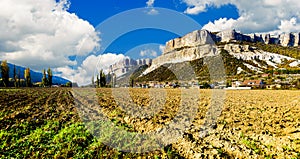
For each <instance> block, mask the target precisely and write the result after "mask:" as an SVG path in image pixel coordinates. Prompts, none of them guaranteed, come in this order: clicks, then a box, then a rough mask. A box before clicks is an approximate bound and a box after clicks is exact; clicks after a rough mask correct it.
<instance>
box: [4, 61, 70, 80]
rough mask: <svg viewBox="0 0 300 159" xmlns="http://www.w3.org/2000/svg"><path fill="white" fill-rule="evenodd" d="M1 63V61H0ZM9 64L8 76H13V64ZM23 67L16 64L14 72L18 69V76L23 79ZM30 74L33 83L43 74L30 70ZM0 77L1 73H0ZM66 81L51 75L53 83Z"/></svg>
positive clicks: (40, 78)
mask: <svg viewBox="0 0 300 159" xmlns="http://www.w3.org/2000/svg"><path fill="white" fill-rule="evenodd" d="M0 63H1V61H0ZM8 66H9V77H10V78H12V77H13V71H14V65H13V64H11V63H8ZM25 69H26V68H25V67H22V66H16V72H17V73H18V70H20V76H21V79H24V71H25ZM30 75H31V81H32V82H33V83H36V82H41V80H42V78H43V74H42V73H41V72H35V71H32V70H30ZM0 77H1V74H0ZM67 82H69V80H67V79H64V78H61V77H57V76H53V77H52V83H53V84H66V83H67Z"/></svg>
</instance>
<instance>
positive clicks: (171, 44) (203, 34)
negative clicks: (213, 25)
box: [143, 30, 300, 74]
mask: <svg viewBox="0 0 300 159" xmlns="http://www.w3.org/2000/svg"><path fill="white" fill-rule="evenodd" d="M238 41H245V42H250V43H251V42H252V43H256V42H261V43H265V44H276V45H282V46H299V43H300V34H299V33H286V34H281V35H279V36H271V35H270V34H242V33H239V32H236V31H235V30H226V31H222V32H219V33H211V32H209V31H207V30H197V31H193V32H191V33H189V34H187V35H185V36H183V37H180V38H176V39H173V40H170V41H168V42H167V43H166V45H165V49H164V51H163V53H162V55H161V56H159V57H157V58H155V59H153V62H152V65H151V67H150V68H148V69H147V70H146V71H145V72H144V73H143V74H147V73H149V72H151V71H153V70H155V69H156V68H158V67H159V66H161V65H163V64H167V63H180V62H185V61H193V60H196V59H200V58H203V57H207V56H215V55H218V54H219V52H220V49H218V47H217V46H216V45H215V43H220V42H221V43H227V44H225V45H223V46H222V47H224V49H225V50H227V51H229V52H231V53H244V52H249V53H250V54H254V55H253V57H252V55H251V59H253V58H254V57H255V53H254V52H255V49H256V48H252V47H250V46H249V45H236V44H230V42H238ZM235 55H236V56H237V55H238V54H235ZM239 58H243V57H242V55H241V56H240V57H239ZM246 59H248V58H246ZM251 59H250V60H251ZM262 59H273V60H274V59H275V55H274V57H273V55H270V57H269V56H268V57H267V58H262ZM278 61H280V58H278ZM278 63H279V62H278Z"/></svg>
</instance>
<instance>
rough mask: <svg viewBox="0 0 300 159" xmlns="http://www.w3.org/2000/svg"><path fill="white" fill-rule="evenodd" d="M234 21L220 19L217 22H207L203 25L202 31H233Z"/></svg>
mask: <svg viewBox="0 0 300 159" xmlns="http://www.w3.org/2000/svg"><path fill="white" fill-rule="evenodd" d="M235 23H236V20H234V19H227V18H221V19H219V20H215V21H214V22H209V23H208V24H206V25H204V26H203V28H202V29H206V30H209V31H212V32H218V31H222V30H228V29H233V28H234V26H235Z"/></svg>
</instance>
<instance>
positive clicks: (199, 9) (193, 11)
mask: <svg viewBox="0 0 300 159" xmlns="http://www.w3.org/2000/svg"><path fill="white" fill-rule="evenodd" d="M204 11H206V9H205V7H204V6H194V7H188V8H187V9H186V10H185V11H184V13H186V14H191V15H197V14H199V13H201V12H204Z"/></svg>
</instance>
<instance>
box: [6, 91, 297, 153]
mask: <svg viewBox="0 0 300 159" xmlns="http://www.w3.org/2000/svg"><path fill="white" fill-rule="evenodd" d="M191 92H192V91H191ZM191 92H190V91H189V89H187V90H186V89H108V88H105V89H68V88H48V89H0V158H12V157H13V158H141V157H142V158H206V157H208V158H236V157H238V158H300V91H285V90H278V91H274V90H272V91H267V90H247V91H215V90H196V92H197V93H193V92H192V93H193V94H189V93H191ZM220 94H221V95H226V98H225V99H224V101H223V100H221V98H222V96H220ZM195 95H196V96H197V97H198V98H194V97H195ZM224 97H225V96H224ZM193 103H196V105H195V106H196V107H195V108H196V109H193ZM213 103H215V104H213ZM212 105H214V106H217V107H218V108H221V109H216V110H215V109H211V106H212ZM221 106H222V107H221ZM211 110H214V111H211ZM218 110H219V111H220V110H222V113H221V114H220V115H218ZM207 112H210V113H207ZM213 113H216V114H213ZM189 114H193V115H192V116H191V117H187V116H189ZM210 115H211V116H214V115H217V116H218V117H217V118H216V121H215V122H213V121H209V122H208V123H209V124H205V123H207V120H208V119H213V118H212V117H210ZM180 121H185V122H180ZM176 123H178V125H176ZM185 124H187V125H185ZM169 125H172V126H173V127H176V128H174V130H178V131H171V129H168V130H170V131H165V132H162V131H163V130H164V128H166V127H168V126H169ZM174 125H175V126H174ZM206 128H207V129H206ZM104 130H105V131H104ZM115 130H120V132H127V134H126V133H123V134H122V133H116V132H115ZM121 130H122V131H121ZM180 130H182V131H180ZM204 130H205V131H204ZM153 132H154V134H157V136H159V141H160V140H161V141H162V142H161V143H162V144H166V146H165V147H160V148H157V149H156V150H154V151H150V152H144V151H143V150H147V144H146V145H145V143H146V142H144V143H143V142H142V143H143V144H144V147H142V146H141V145H139V144H136V143H138V142H136V143H135V144H132V142H133V141H134V135H131V134H151V133H153ZM164 133H165V134H164ZM178 134H179V135H178ZM118 135H119V136H118ZM124 135H127V136H126V137H124ZM168 136H169V137H168ZM170 136H174V138H172V137H171V138H170ZM176 136H177V137H176ZM131 139H132V140H131ZM173 140H174V142H173ZM168 141H169V142H170V141H172V143H168ZM145 146H146V147H145ZM151 146H153V143H149V147H151ZM139 148H140V149H139ZM123 149H124V150H127V151H128V150H132V151H134V152H141V153H130V152H123V151H122V150H123ZM137 150H140V151H137Z"/></svg>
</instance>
